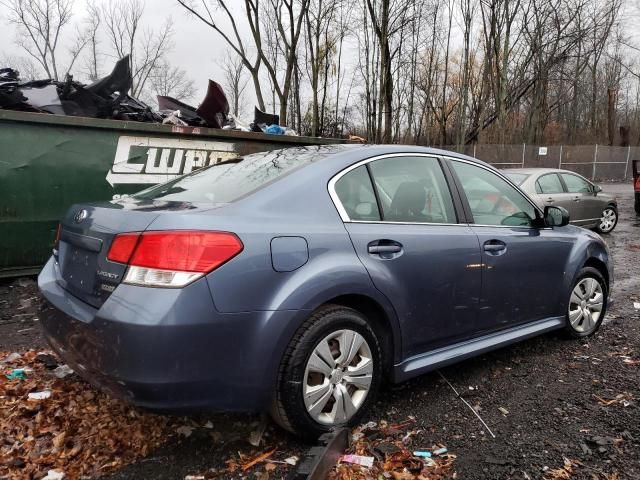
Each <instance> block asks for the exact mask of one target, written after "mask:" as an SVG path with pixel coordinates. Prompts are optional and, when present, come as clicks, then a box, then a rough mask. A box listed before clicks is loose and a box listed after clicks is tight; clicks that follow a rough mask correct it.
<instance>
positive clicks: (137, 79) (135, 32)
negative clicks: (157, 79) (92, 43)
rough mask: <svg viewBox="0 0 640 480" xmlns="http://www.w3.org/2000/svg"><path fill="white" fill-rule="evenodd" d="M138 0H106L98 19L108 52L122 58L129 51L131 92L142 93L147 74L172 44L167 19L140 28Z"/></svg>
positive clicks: (170, 24) (161, 59) (169, 22)
mask: <svg viewBox="0 0 640 480" xmlns="http://www.w3.org/2000/svg"><path fill="white" fill-rule="evenodd" d="M144 8H145V5H144V2H143V1H142V0H109V1H108V2H107V3H104V4H103V5H102V20H103V21H104V26H105V29H106V35H107V39H108V43H109V46H110V49H111V53H112V55H115V56H117V57H118V58H122V57H124V56H126V55H130V57H129V61H130V66H131V75H132V77H133V83H132V86H131V94H132V95H133V96H139V95H141V94H142V93H143V91H144V89H145V87H146V85H147V82H148V80H149V78H150V77H151V75H152V73H153V72H154V71H156V69H157V68H158V66H159V65H161V64H162V63H163V62H165V60H166V58H165V57H166V55H167V53H168V52H169V51H170V50H171V49H172V48H173V44H172V41H171V38H172V35H173V29H172V23H171V19H170V18H167V20H166V21H165V23H164V25H162V26H161V27H160V28H158V29H157V30H153V29H150V28H143V25H142V17H143V14H144Z"/></svg>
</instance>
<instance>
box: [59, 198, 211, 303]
mask: <svg viewBox="0 0 640 480" xmlns="http://www.w3.org/2000/svg"><path fill="white" fill-rule="evenodd" d="M209 208H210V207H209ZM193 210H198V208H197V207H196V206H194V205H192V204H190V203H188V202H167V201H159V200H137V199H132V198H127V199H123V200H120V201H117V202H109V203H96V204H79V205H74V206H72V207H71V208H70V209H69V210H68V211H67V213H66V214H65V216H64V218H63V219H62V222H61V230H60V241H59V243H58V249H57V251H54V256H55V257H56V258H57V260H58V264H59V266H60V274H61V278H60V280H59V283H60V285H61V286H62V287H63V288H64V289H65V290H67V291H68V292H69V293H71V294H72V295H74V296H75V297H77V298H79V299H81V300H83V301H85V302H87V303H88V304H90V305H92V306H94V307H96V308H99V307H100V306H101V305H102V304H103V303H104V302H105V301H106V299H107V298H109V295H111V293H112V292H113V291H114V290H115V288H116V287H117V286H118V284H120V282H121V281H122V279H123V278H124V274H125V271H126V269H127V266H126V265H123V264H121V263H115V262H110V261H109V260H107V254H108V253H109V248H110V247H111V242H112V240H113V238H114V237H115V236H116V235H117V234H118V233H124V232H141V231H144V230H145V229H146V228H147V227H148V226H149V225H150V224H151V222H153V221H154V220H155V219H156V218H157V217H158V216H159V215H161V214H163V213H167V212H176V211H193Z"/></svg>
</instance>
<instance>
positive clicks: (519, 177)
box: [502, 172, 529, 185]
mask: <svg viewBox="0 0 640 480" xmlns="http://www.w3.org/2000/svg"><path fill="white" fill-rule="evenodd" d="M502 173H504V175H505V176H506V177H507V178H508V179H509V180H511V181H512V182H513V183H515V184H516V185H522V182H524V181H525V180H526V179H527V177H528V176H529V175H527V174H526V173H511V172H502Z"/></svg>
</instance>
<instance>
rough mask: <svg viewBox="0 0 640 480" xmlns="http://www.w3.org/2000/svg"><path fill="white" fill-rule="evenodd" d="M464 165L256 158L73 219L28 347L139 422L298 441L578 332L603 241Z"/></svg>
mask: <svg viewBox="0 0 640 480" xmlns="http://www.w3.org/2000/svg"><path fill="white" fill-rule="evenodd" d="M568 222H569V216H568V214H567V212H566V210H563V209H562V208H558V207H545V209H544V211H543V210H541V209H539V207H538V206H536V204H535V203H534V202H533V201H531V200H530V199H529V198H528V197H527V196H526V195H525V194H524V193H523V192H522V191H521V190H519V189H518V187H516V186H515V185H514V184H513V183H512V182H511V181H510V180H509V179H507V178H506V177H505V176H504V175H502V174H501V173H500V172H499V171H498V170H496V169H494V168H492V167H491V166H489V165H487V164H485V163H482V162H480V161H477V160H475V159H472V158H469V157H465V156H462V155H457V154H454V153H451V152H445V151H440V150H435V149H430V148H421V147H407V146H389V145H387V146H352V145H339V146H321V147H307V148H290V149H285V150H279V151H272V152H267V153H257V154H253V155H248V156H246V157H244V158H238V159H235V160H231V161H226V162H223V163H219V164H216V165H214V166H211V167H208V168H204V169H201V170H198V171H196V172H194V173H191V174H189V175H186V176H183V177H179V178H177V179H175V180H171V181H169V182H167V183H164V184H162V185H158V186H155V187H152V188H150V189H147V190H144V191H142V192H140V193H138V194H136V195H133V196H132V197H129V198H125V199H120V200H116V201H112V202H107V203H96V204H86V205H74V206H73V207H71V209H70V210H69V211H68V212H67V214H66V215H65V217H64V219H63V220H62V222H61V225H60V230H59V236H58V239H57V241H56V246H55V249H54V251H53V256H52V257H51V259H50V260H49V262H48V263H47V265H46V266H45V268H44V270H43V271H42V273H41V274H40V277H39V279H38V284H39V287H40V290H41V291H42V293H43V295H44V296H45V297H46V299H47V300H48V302H49V304H50V306H49V307H48V308H46V310H45V312H44V313H43V315H42V318H41V320H42V325H43V327H44V330H45V333H46V336H47V339H48V340H49V342H50V343H51V346H52V347H53V348H54V349H55V350H56V351H57V352H58V353H59V355H60V356H61V357H62V358H63V359H64V360H65V361H66V362H67V363H68V364H69V365H70V366H71V367H72V368H73V369H74V370H75V371H76V372H77V373H78V374H79V375H81V376H82V377H84V378H85V379H86V380H87V381H89V382H91V383H92V384H94V385H96V386H97V387H99V388H101V389H104V390H106V391H108V392H110V393H111V394H113V395H115V396H117V397H119V398H122V399H126V400H128V401H130V402H132V403H133V404H136V405H140V406H142V407H147V408H153V409H161V410H165V411H166V410H177V411H184V410H191V409H213V410H227V411H228V410H234V411H260V410H263V411H266V410H270V411H271V413H272V415H273V417H274V419H275V420H276V421H277V422H278V423H279V424H280V425H282V426H283V427H284V428H285V429H288V430H290V431H292V432H294V433H296V434H298V435H301V436H305V437H311V436H315V435H318V434H320V433H322V432H324V431H327V430H329V429H331V428H333V427H335V426H339V425H351V424H354V423H356V422H358V421H359V419H360V418H361V417H362V415H363V414H364V413H365V412H366V410H367V407H368V406H369V405H370V404H371V403H372V402H373V401H374V397H375V394H376V391H377V390H378V389H379V387H380V385H381V383H382V381H383V380H385V379H389V380H391V381H393V382H402V381H404V380H406V379H408V378H411V377H413V376H416V375H420V374H422V373H424V372H428V371H430V370H433V369H435V368H438V367H441V366H443V365H448V364H451V363H453V362H456V361H459V360H462V359H465V358H468V357H471V356H473V355H478V354H481V353H483V352H486V351H488V350H492V349H495V348H498V347H501V346H504V345H507V344H510V343H513V342H516V341H519V340H522V339H525V338H528V337H531V336H534V335H538V334H541V333H543V332H547V331H550V330H554V329H563V330H564V331H565V332H566V333H567V334H568V335H569V336H572V337H584V336H588V335H591V334H593V333H594V332H595V331H596V330H597V329H598V327H599V326H600V324H601V323H602V321H603V318H604V315H605V312H606V309H607V299H608V295H609V291H610V288H611V284H612V281H613V271H612V263H611V259H610V256H609V252H608V250H607V247H606V245H605V243H604V242H603V241H602V239H601V238H600V237H599V236H598V235H597V234H595V233H593V232H590V231H588V230H585V229H582V228H579V227H576V226H572V225H568Z"/></svg>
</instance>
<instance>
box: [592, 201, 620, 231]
mask: <svg viewBox="0 0 640 480" xmlns="http://www.w3.org/2000/svg"><path fill="white" fill-rule="evenodd" d="M617 224H618V209H617V208H616V207H614V206H613V205H609V206H607V208H605V209H604V210H603V211H602V217H601V218H600V222H599V223H598V226H597V227H596V230H597V231H598V233H611V232H613V229H614V228H616V225H617Z"/></svg>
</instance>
